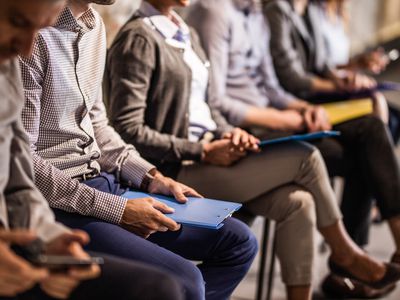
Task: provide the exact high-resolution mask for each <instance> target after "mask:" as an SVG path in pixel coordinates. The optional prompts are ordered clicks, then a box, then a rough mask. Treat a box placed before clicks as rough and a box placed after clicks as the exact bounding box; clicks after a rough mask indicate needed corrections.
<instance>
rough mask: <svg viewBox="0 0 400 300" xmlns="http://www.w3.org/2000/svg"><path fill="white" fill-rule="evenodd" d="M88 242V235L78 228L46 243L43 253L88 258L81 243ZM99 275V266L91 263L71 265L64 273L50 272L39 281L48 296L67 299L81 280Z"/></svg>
mask: <svg viewBox="0 0 400 300" xmlns="http://www.w3.org/2000/svg"><path fill="white" fill-rule="evenodd" d="M88 242H89V236H88V235H87V234H86V233H85V232H83V231H79V230H75V231H73V232H71V233H65V234H62V235H60V236H58V237H57V238H55V239H54V240H53V241H51V242H49V243H48V244H46V249H45V253H46V254H49V255H69V256H73V257H76V258H81V259H85V258H89V255H88V254H87V253H86V252H85V251H84V250H83V249H82V245H85V244H87V243H88ZM99 275H100V267H99V266H98V265H96V264H92V265H91V266H89V267H87V268H74V267H71V268H70V269H69V270H68V272H66V273H50V276H49V277H48V278H46V279H44V280H42V281H41V283H40V287H41V289H42V290H43V291H44V292H45V293H46V294H47V295H49V296H51V297H53V298H57V299H67V298H68V297H69V296H70V294H71V293H72V292H73V291H74V290H75V289H76V287H77V286H78V285H79V283H80V282H81V281H85V280H90V279H94V278H96V277H98V276H99Z"/></svg>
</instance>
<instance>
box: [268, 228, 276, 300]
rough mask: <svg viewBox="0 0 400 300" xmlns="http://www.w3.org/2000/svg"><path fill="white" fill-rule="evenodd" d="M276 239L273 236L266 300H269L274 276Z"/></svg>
mask: <svg viewBox="0 0 400 300" xmlns="http://www.w3.org/2000/svg"><path fill="white" fill-rule="evenodd" d="M275 246H276V237H275V235H274V237H273V243H272V253H271V265H270V268H269V274H268V290H267V298H266V299H267V300H271V296H272V288H273V286H274V275H275V262H276V256H275V250H276V247H275Z"/></svg>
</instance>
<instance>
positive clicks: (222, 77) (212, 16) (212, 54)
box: [188, 5, 251, 125]
mask: <svg viewBox="0 0 400 300" xmlns="http://www.w3.org/2000/svg"><path fill="white" fill-rule="evenodd" d="M188 23H189V24H190V25H192V26H193V27H194V28H195V29H196V30H197V32H198V33H199V36H200V39H201V41H202V44H203V46H204V49H205V51H206V53H207V55H208V57H209V59H210V62H211V66H212V68H211V69H210V70H211V73H210V77H211V83H210V95H209V99H208V102H209V104H210V106H212V107H214V108H216V109H218V110H220V111H221V112H222V113H223V114H224V115H225V116H226V117H227V119H228V120H229V122H230V123H231V124H234V125H240V124H242V123H243V120H244V118H245V116H246V114H247V112H248V110H249V109H250V108H251V105H249V104H247V103H244V102H243V101H241V100H239V99H235V98H232V97H230V96H229V95H228V94H227V88H226V85H227V77H228V66H229V49H230V47H229V43H230V20H229V18H228V17H226V16H224V14H221V13H220V12H219V11H217V10H216V9H214V8H211V7H203V6H202V5H198V6H196V11H191V14H190V15H189V17H188Z"/></svg>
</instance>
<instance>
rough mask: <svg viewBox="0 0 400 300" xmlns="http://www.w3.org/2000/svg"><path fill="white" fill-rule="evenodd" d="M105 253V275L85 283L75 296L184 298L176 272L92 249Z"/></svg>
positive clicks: (151, 299)
mask: <svg viewBox="0 0 400 300" xmlns="http://www.w3.org/2000/svg"><path fill="white" fill-rule="evenodd" d="M91 254H92V255H99V256H102V257H104V265H103V266H101V269H102V273H101V276H100V277H99V278H97V279H95V280H90V281H87V282H84V283H82V284H81V285H80V286H79V287H78V288H77V290H76V291H75V292H74V293H73V294H72V295H71V300H87V299H96V300H97V299H98V300H103V299H104V300H109V299H118V300H136V299H137V300H141V299H146V300H147V299H148V300H180V299H184V297H183V295H184V291H183V287H181V286H180V285H179V284H178V281H177V280H176V279H175V276H174V275H173V274H171V273H169V272H165V271H162V270H160V269H159V268H156V267H154V266H150V265H148V264H143V263H140V262H136V261H132V260H127V259H121V258H117V257H112V256H107V255H104V254H101V253H91Z"/></svg>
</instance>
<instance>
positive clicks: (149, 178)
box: [140, 169, 156, 192]
mask: <svg viewBox="0 0 400 300" xmlns="http://www.w3.org/2000/svg"><path fill="white" fill-rule="evenodd" d="M154 170H156V169H153V170H150V171H149V172H147V173H146V174H145V175H144V177H143V179H142V183H141V184H140V189H141V190H143V191H146V192H148V190H149V186H150V183H151V182H152V181H153V180H154V175H152V174H151V173H155V172H154Z"/></svg>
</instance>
